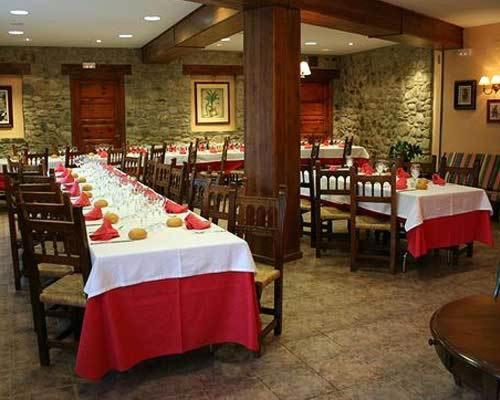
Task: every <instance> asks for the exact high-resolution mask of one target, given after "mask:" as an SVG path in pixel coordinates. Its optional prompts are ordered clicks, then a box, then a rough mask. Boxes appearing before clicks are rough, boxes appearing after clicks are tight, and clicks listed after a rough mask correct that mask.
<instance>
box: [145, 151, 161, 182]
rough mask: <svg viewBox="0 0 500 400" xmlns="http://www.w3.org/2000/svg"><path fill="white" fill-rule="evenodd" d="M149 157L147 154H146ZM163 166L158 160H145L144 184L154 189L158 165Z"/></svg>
mask: <svg viewBox="0 0 500 400" xmlns="http://www.w3.org/2000/svg"><path fill="white" fill-rule="evenodd" d="M146 157H147V154H146ZM159 164H162V163H160V161H158V160H157V159H153V160H145V162H144V173H143V176H142V183H144V184H145V185H146V186H149V187H150V188H154V186H155V182H156V168H157V165H159Z"/></svg>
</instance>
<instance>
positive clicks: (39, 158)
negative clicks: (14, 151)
mask: <svg viewBox="0 0 500 400" xmlns="http://www.w3.org/2000/svg"><path fill="white" fill-rule="evenodd" d="M23 164H24V168H25V169H30V167H35V168H34V169H35V170H36V169H37V167H39V166H40V165H43V168H44V169H45V170H47V168H48V167H49V149H48V148H45V150H44V151H42V152H39V153H36V152H30V151H28V150H25V151H24V155H23Z"/></svg>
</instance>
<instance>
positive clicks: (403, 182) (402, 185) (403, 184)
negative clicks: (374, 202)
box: [396, 176, 408, 190]
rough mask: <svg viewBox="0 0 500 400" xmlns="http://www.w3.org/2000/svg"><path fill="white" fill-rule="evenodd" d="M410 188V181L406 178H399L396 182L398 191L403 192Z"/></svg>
mask: <svg viewBox="0 0 500 400" xmlns="http://www.w3.org/2000/svg"><path fill="white" fill-rule="evenodd" d="M407 187H408V180H407V178H406V177H404V176H402V177H401V178H398V180H397V182H396V190H403V189H406V188H407Z"/></svg>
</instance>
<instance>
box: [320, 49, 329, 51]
mask: <svg viewBox="0 0 500 400" xmlns="http://www.w3.org/2000/svg"><path fill="white" fill-rule="evenodd" d="M321 51H330V49H321Z"/></svg>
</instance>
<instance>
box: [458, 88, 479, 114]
mask: <svg viewBox="0 0 500 400" xmlns="http://www.w3.org/2000/svg"><path fill="white" fill-rule="evenodd" d="M476 87H477V81H456V82H455V102H454V104H455V110H475V109H476Z"/></svg>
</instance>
